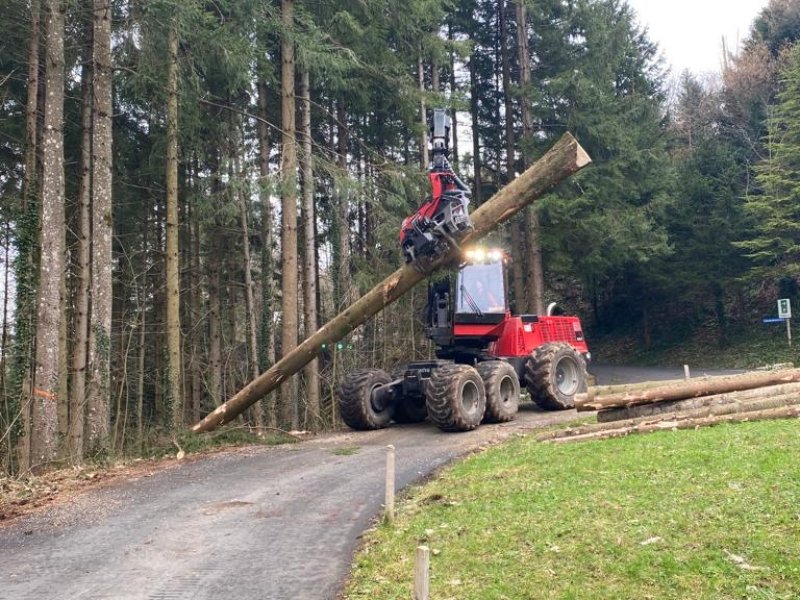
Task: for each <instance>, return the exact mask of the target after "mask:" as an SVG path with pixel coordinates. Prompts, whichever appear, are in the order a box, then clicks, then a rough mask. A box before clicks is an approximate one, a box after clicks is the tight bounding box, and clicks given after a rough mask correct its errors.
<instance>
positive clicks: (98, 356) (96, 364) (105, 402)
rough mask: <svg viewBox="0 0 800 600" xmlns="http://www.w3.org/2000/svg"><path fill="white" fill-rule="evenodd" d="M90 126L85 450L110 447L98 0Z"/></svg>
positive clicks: (106, 83) (104, 120)
mask: <svg viewBox="0 0 800 600" xmlns="http://www.w3.org/2000/svg"><path fill="white" fill-rule="evenodd" d="M93 47H94V60H93V63H94V65H93V66H94V69H93V71H94V72H93V82H94V86H93V87H94V110H93V122H92V312H91V319H90V323H91V324H90V326H89V377H90V379H89V386H88V397H87V410H88V414H87V420H86V426H87V430H86V446H87V448H89V449H91V450H100V449H105V448H107V447H108V436H109V415H110V402H111V397H110V396H111V314H112V302H113V294H112V289H111V282H112V269H111V265H112V261H111V238H112V234H113V226H112V221H111V218H112V212H111V164H112V155H111V117H112V115H111V111H112V107H111V76H112V71H111V2H110V0H95V2H94V41H93Z"/></svg>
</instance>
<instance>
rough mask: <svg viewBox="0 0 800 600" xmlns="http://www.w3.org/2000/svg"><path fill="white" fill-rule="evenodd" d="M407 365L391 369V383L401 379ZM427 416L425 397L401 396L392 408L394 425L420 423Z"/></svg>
mask: <svg viewBox="0 0 800 600" xmlns="http://www.w3.org/2000/svg"><path fill="white" fill-rule="evenodd" d="M407 367H408V365H404V364H400V365H395V366H394V367H393V368H392V381H395V380H396V379H400V378H401V377H403V374H404V373H405V371H406V369H407ZM427 416H428V407H427V406H426V400H425V396H401V397H399V398H398V399H397V403H396V404H395V406H394V416H393V417H392V418H393V419H394V421H395V423H422V421H424V420H425V419H426V418H427Z"/></svg>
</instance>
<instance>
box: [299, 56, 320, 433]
mask: <svg viewBox="0 0 800 600" xmlns="http://www.w3.org/2000/svg"><path fill="white" fill-rule="evenodd" d="M300 102H301V103H302V109H303V123H302V125H303V152H302V153H301V155H300V163H301V171H302V173H303V242H304V247H305V252H304V257H303V258H304V265H303V273H304V275H305V285H304V286H303V312H304V314H303V323H304V328H303V330H304V333H305V336H304V337H306V338H307V337H308V336H310V335H311V334H312V333H314V332H315V331H316V330H317V260H316V258H317V251H316V236H315V227H314V222H315V220H316V216H315V213H314V171H313V165H312V163H311V152H312V144H311V141H312V140H311V85H310V81H309V74H308V70H304V71H303V74H302V75H301V83H300ZM303 373H304V375H305V380H306V406H307V407H308V423H307V425H306V427H308V428H309V429H312V430H317V429H319V427H320V414H319V362H318V361H317V359H316V358H315V359H314V360H312V361H311V362H309V363H308V365H307V366H306V368H305V370H304V371H303Z"/></svg>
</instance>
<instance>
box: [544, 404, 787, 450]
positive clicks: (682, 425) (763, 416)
mask: <svg viewBox="0 0 800 600" xmlns="http://www.w3.org/2000/svg"><path fill="white" fill-rule="evenodd" d="M797 417H800V406H781V407H779V408H769V409H766V410H754V411H749V410H748V411H744V412H737V413H734V414H723V415H719V416H711V417H698V418H693V419H684V420H671V421H658V422H656V423H644V424H641V425H632V426H630V427H620V428H618V429H612V430H609V431H596V432H594V433H586V434H583V435H575V436H572V437H565V438H556V439H553V440H550V442H552V443H568V442H582V441H589V440H603V439H609V438H615V437H625V436H627V435H632V434H636V433H652V432H654V431H665V430H668V431H674V430H676V429H697V428H698V427H709V426H712V425H719V424H720V423H742V422H749V421H766V420H771V419H794V418H797Z"/></svg>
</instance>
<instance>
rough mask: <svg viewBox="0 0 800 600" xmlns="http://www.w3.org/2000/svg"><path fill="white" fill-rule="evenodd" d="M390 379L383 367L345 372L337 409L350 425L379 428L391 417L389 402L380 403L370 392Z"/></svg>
mask: <svg viewBox="0 0 800 600" xmlns="http://www.w3.org/2000/svg"><path fill="white" fill-rule="evenodd" d="M390 382H391V378H390V377H389V374H388V373H387V372H386V371H383V370H381V369H360V370H358V371H353V372H352V373H348V374H347V375H345V377H344V379H342V383H341V385H340V386H339V390H338V395H339V412H340V414H341V415H342V420H343V421H344V422H345V423H347V425H349V426H350V427H352V428H353V429H381V428H382V427H386V426H387V425H388V424H389V421H391V420H392V407H391V405H386V406H380V405H378V404H377V403H376V402H375V401H374V400H375V399H374V396H373V392H374V391H375V390H376V389H377V388H379V387H381V386H382V385H386V384H387V383H390Z"/></svg>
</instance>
